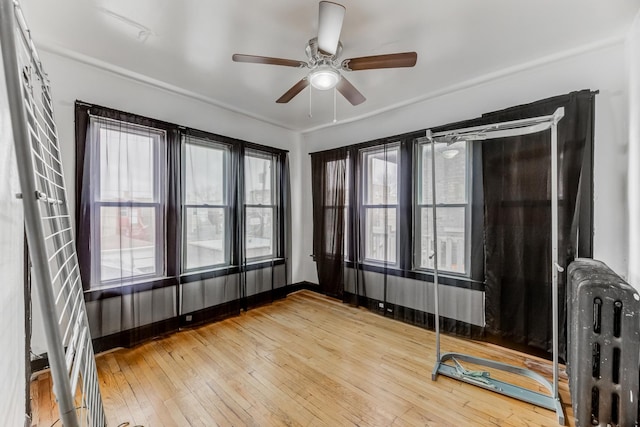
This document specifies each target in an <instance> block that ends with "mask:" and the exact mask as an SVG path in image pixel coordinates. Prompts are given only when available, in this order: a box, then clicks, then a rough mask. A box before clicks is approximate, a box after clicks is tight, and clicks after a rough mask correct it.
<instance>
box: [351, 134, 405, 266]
mask: <svg viewBox="0 0 640 427" xmlns="http://www.w3.org/2000/svg"><path fill="white" fill-rule="evenodd" d="M399 154H400V148H399V145H398V144H393V145H385V146H383V147H382V148H380V147H376V148H375V149H366V150H362V151H361V159H362V162H361V167H362V188H363V194H362V208H363V209H362V210H363V212H362V215H363V219H362V222H363V224H364V261H369V262H383V263H388V264H397V261H398V260H397V253H398V241H397V230H398V220H397V218H398V182H399V177H398V172H399V168H398V164H399V159H400V155H399Z"/></svg>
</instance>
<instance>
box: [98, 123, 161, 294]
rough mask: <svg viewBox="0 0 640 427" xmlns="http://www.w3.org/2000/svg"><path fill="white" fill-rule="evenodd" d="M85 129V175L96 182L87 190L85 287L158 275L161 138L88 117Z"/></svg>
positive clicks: (140, 128)
mask: <svg viewBox="0 0 640 427" xmlns="http://www.w3.org/2000/svg"><path fill="white" fill-rule="evenodd" d="M90 126H91V135H92V139H91V142H90V144H91V145H90V147H89V149H90V150H92V156H91V171H90V173H91V174H93V177H94V179H97V180H98V185H94V186H92V187H91V218H92V230H93V231H92V238H91V253H92V260H91V264H92V265H91V272H92V277H91V283H92V284H94V285H95V286H100V285H108V284H110V283H115V282H117V283H122V282H133V281H137V280H140V279H143V278H152V277H159V276H163V275H164V274H165V268H164V241H165V239H164V236H165V232H164V227H163V224H164V213H165V206H164V202H165V176H164V175H165V170H164V168H163V167H162V165H163V164H164V160H165V156H164V152H165V144H166V134H165V132H164V131H162V130H158V129H153V128H149V127H143V126H137V125H134V124H129V123H122V122H116V121H113V120H108V119H104V118H94V117H92V118H91V122H90ZM87 172H89V171H87ZM96 255H98V256H96Z"/></svg>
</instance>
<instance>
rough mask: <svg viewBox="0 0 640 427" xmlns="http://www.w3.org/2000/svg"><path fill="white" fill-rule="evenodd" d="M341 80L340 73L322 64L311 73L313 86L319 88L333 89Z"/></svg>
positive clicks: (310, 79)
mask: <svg viewBox="0 0 640 427" xmlns="http://www.w3.org/2000/svg"><path fill="white" fill-rule="evenodd" d="M339 81H340V73H339V72H338V71H337V70H335V69H333V68H331V67H328V66H321V67H318V68H316V69H315V70H313V71H311V72H310V73H309V82H310V83H311V86H313V87H314V88H316V89H318V90H329V89H333V88H334V87H335V86H336V85H337V84H338V82H339Z"/></svg>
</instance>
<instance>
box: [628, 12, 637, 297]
mask: <svg viewBox="0 0 640 427" xmlns="http://www.w3.org/2000/svg"><path fill="white" fill-rule="evenodd" d="M627 55H628V72H629V74H628V79H629V179H628V183H629V188H628V195H629V278H628V280H629V283H631V284H632V285H633V286H635V288H636V289H640V13H638V15H636V19H635V21H634V23H633V26H632V27H631V30H630V32H629V37H628V39H627Z"/></svg>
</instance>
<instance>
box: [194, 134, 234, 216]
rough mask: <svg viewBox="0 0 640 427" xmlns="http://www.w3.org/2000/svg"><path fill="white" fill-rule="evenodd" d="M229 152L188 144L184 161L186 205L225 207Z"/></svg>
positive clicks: (222, 149)
mask: <svg viewBox="0 0 640 427" xmlns="http://www.w3.org/2000/svg"><path fill="white" fill-rule="evenodd" d="M226 157H227V150H226V149H224V148H216V147H206V146H204V145H199V144H189V143H187V144H186V149H185V159H184V167H185V169H184V178H185V196H184V197H185V204H187V205H203V204H209V205H224V204H225V201H226V194H225V193H226V180H225V169H226V168H225V167H226V164H225V163H226V161H225V159H226Z"/></svg>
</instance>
